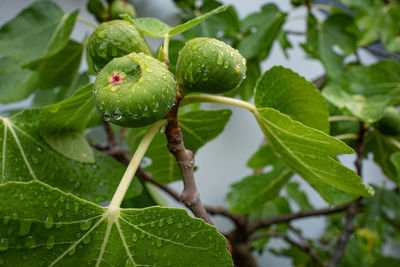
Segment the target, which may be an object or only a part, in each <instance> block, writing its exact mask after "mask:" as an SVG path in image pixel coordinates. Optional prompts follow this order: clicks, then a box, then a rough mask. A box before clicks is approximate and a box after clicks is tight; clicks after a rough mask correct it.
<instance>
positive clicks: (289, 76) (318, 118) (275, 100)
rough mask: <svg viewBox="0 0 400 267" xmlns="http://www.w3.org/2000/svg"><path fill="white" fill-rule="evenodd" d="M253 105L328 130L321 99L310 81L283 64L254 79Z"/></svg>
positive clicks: (324, 130) (323, 102) (323, 101)
mask: <svg viewBox="0 0 400 267" xmlns="http://www.w3.org/2000/svg"><path fill="white" fill-rule="evenodd" d="M255 105H256V107H259V108H261V107H270V108H274V109H277V110H279V111H280V112H282V113H284V114H287V115H289V116H291V117H292V118H294V119H296V120H298V121H301V122H302V123H303V124H305V125H306V126H309V127H311V128H315V129H318V130H320V131H323V132H324V133H328V132H329V122H328V117H329V112H328V108H327V105H326V103H325V100H324V99H323V97H322V96H321V94H320V92H319V91H318V90H317V88H315V86H314V84H313V83H312V82H309V81H307V80H306V79H304V78H303V77H301V76H300V75H298V74H297V73H295V72H293V71H292V70H290V69H286V68H284V67H280V66H278V67H273V68H271V69H270V70H268V71H266V72H265V73H264V74H263V75H262V76H261V78H260V79H259V80H258V82H257V86H256V92H255Z"/></svg>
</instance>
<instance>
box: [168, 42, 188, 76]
mask: <svg viewBox="0 0 400 267" xmlns="http://www.w3.org/2000/svg"><path fill="white" fill-rule="evenodd" d="M184 45H185V42H183V41H181V40H170V41H169V49H168V53H169V64H170V69H169V70H170V71H171V72H172V73H174V74H175V73H176V64H177V63H178V56H179V51H180V50H181V49H182V48H183V46H184Z"/></svg>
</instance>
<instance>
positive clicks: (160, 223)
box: [158, 219, 164, 227]
mask: <svg viewBox="0 0 400 267" xmlns="http://www.w3.org/2000/svg"><path fill="white" fill-rule="evenodd" d="M158 226H159V227H163V226H164V220H163V219H161V220H160V221H159V222H158Z"/></svg>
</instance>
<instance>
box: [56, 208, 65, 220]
mask: <svg viewBox="0 0 400 267" xmlns="http://www.w3.org/2000/svg"><path fill="white" fill-rule="evenodd" d="M63 215H64V212H63V210H57V216H58V217H60V218H61V217H62V216H63Z"/></svg>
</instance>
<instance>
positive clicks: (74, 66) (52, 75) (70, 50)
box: [25, 40, 83, 89]
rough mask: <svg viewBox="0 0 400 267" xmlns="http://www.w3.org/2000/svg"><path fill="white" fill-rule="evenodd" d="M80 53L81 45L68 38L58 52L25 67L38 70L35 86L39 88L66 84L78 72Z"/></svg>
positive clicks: (81, 51)
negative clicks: (37, 80) (38, 76)
mask: <svg viewBox="0 0 400 267" xmlns="http://www.w3.org/2000/svg"><path fill="white" fill-rule="evenodd" d="M82 53H83V45H82V44H81V43H78V42H75V41H72V40H70V41H69V42H68V43H67V44H66V46H65V47H64V48H63V49H62V50H61V51H59V52H58V53H56V54H54V55H53V56H50V57H47V58H44V59H40V60H36V61H35V62H33V63H30V64H28V65H26V66H25V67H26V68H29V69H31V70H33V71H37V72H39V75H40V78H39V83H38V85H37V86H38V87H39V88H41V89H53V88H55V87H57V86H68V85H70V84H71V82H73V80H74V78H75V75H76V74H77V73H78V70H79V65H80V63H81V58H82Z"/></svg>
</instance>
